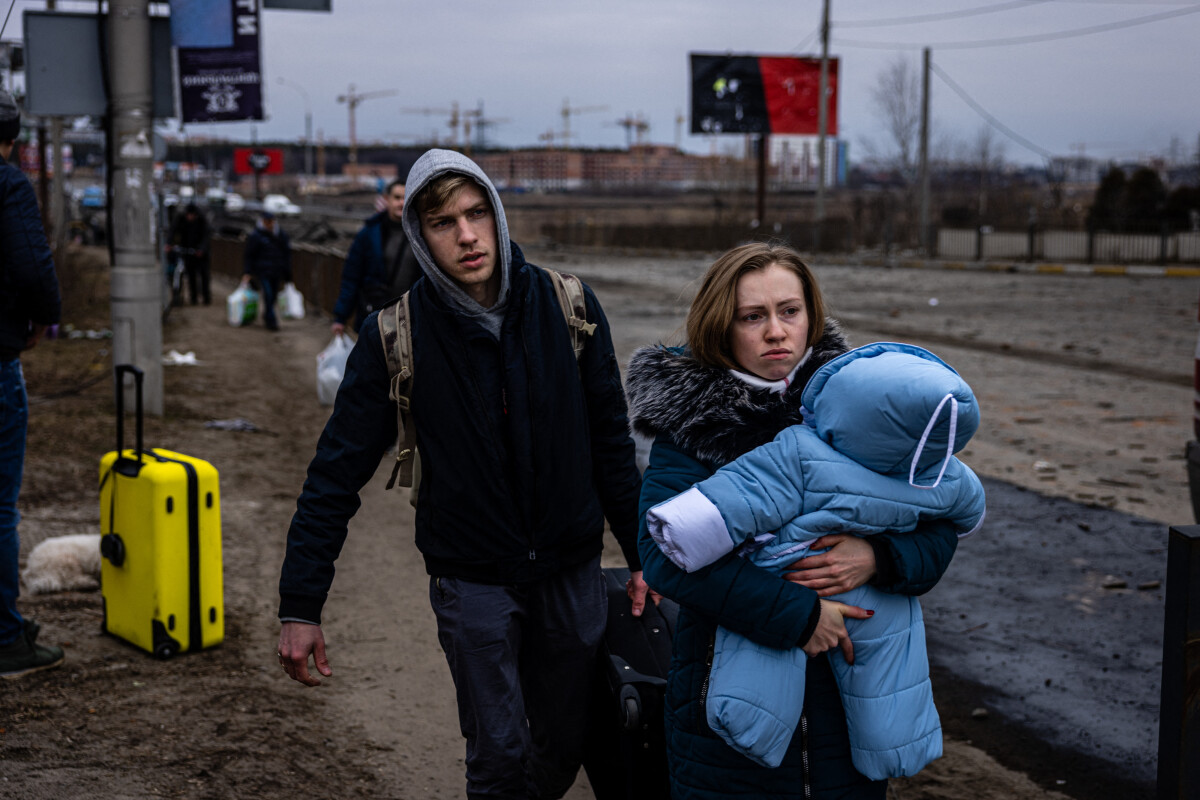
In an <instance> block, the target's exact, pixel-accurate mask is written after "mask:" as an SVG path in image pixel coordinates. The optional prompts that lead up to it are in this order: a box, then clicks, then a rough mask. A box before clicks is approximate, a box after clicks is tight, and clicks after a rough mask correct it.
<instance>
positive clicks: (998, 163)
mask: <svg viewBox="0 0 1200 800" xmlns="http://www.w3.org/2000/svg"><path fill="white" fill-rule="evenodd" d="M971 161H972V162H973V163H972V166H973V167H974V168H975V169H976V170H978V171H979V218H980V219H981V220H982V219H983V218H984V216H985V215H986V214H987V201H988V184H990V183H991V182H992V178H993V176H995V175H996V174H998V173H999V172H1000V171H1001V170H1003V169H1004V142H1002V141H1000V140H999V139H997V138H996V134H995V132H994V131H993V130H992V129H991V128H990V127H989V126H987V125H983V126H981V127H980V128H979V132H978V133H976V134H975V142H974V147H972V149H971Z"/></svg>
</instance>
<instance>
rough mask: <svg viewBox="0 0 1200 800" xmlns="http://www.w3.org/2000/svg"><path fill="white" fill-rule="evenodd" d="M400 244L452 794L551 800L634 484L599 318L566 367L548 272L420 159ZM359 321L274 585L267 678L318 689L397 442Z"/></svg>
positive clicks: (486, 189) (628, 552) (562, 786)
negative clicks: (349, 565) (369, 502)
mask: <svg viewBox="0 0 1200 800" xmlns="http://www.w3.org/2000/svg"><path fill="white" fill-rule="evenodd" d="M408 188H409V190H410V191H411V193H412V199H411V200H410V201H409V203H408V204H407V205H406V207H405V209H404V215H403V219H404V228H405V232H406V233H407V235H408V240H409V242H410V243H411V245H412V248H413V251H414V252H415V253H416V257H417V260H418V261H419V263H420V266H421V269H422V271H423V273H424V280H419V281H417V282H416V284H414V285H413V287H412V289H411V290H410V291H409V292H408V296H407V301H408V304H409V319H410V323H411V331H412V348H413V354H412V364H413V370H412V371H413V381H412V388H411V396H410V399H409V410H410V413H411V419H410V421H409V422H408V423H407V424H409V425H415V430H416V441H417V447H418V449H419V450H420V453H421V469H422V480H421V482H420V485H419V491H418V497H417V512H416V544H417V547H418V549H419V550H420V551H421V553H422V555H423V556H424V558H425V566H426V571H427V572H428V573H429V576H430V580H429V598H430V604H431V605H432V606H433V610H434V614H435V616H436V618H437V625H438V640H439V642H440V643H441V645H442V648H443V650H444V651H445V654H446V661H447V663H448V665H449V667H450V673H451V676H452V677H453V679H454V685H455V689H456V692H457V698H458V713H459V724H460V726H461V730H462V734H463V736H464V737H465V738H466V780H467V796H468V797H471V798H482V797H512V798H518V797H519V798H530V797H538V798H557V797H562V796H563V794H565V792H566V791H567V790H568V789H569V788H570V786H571V785H572V783H573V782H574V780H575V776H576V774H577V772H578V770H579V766H580V763H581V761H582V758H583V755H584V753H583V750H584V742H585V739H586V734H587V730H588V719H587V714H588V705H589V704H588V697H589V690H590V685H591V678H592V676H593V675H594V665H595V658H596V653H597V648H598V646H599V643H600V640H601V637H602V635H603V631H604V627H605V622H606V618H607V603H606V599H605V591H604V589H603V583H602V575H601V572H600V552H601V550H602V547H603V542H602V537H603V531H604V521H605V518H607V520H608V522H609V525H610V527H611V529H612V532H613V534H614V536H615V538H616V540H617V542H618V543H619V544H620V546H621V550H622V553H623V554H624V557H625V560H626V562H627V563H628V565H629V569H630V571H631V573H632V575H631V580H630V583H629V586H628V592H629V595H630V597H631V601H632V613H633V614H635V615H640V614H641V612H642V609H643V608H644V604H645V601H646V593H647V588H646V585H645V583H644V582H643V581H642V576H641V563H640V562H639V559H638V552H637V543H636V532H637V497H638V492H639V488H640V478H639V475H638V470H637V466H636V464H635V448H634V444H633V440H632V439H631V437H630V434H629V428H628V419H627V416H626V405H625V397H624V393H623V391H622V387H621V376H620V371H619V369H618V365H617V361H616V357H615V355H614V352H613V344H612V338H611V335H610V332H609V329H608V323H607V320H606V319H605V316H604V312H603V310H602V309H601V307H600V304H599V303H598V302H597V300H596V298H595V295H594V294H593V293H592V291H591V289H587V288H586V287H585V305H586V317H587V322H588V323H591V324H593V325H595V329H594V331H593V334H592V335H591V336H590V337H589V338H587V340H586V343H585V345H584V349H583V351H582V354H581V355H580V357H579V359H578V360H577V359H576V354H575V351H574V348H573V345H572V341H571V338H570V336H569V334H568V328H567V325H566V323H565V321H564V319H563V311H562V307H561V306H560V304H559V302H558V300H557V298H556V296H555V288H554V283H553V280H552V277H551V276H550V274H549V273H547V272H546V271H544V270H542V269H541V268H539V267H536V266H534V265H532V264H529V263H528V262H526V261H525V257H524V255H523V254H522V252H521V250H520V248H519V247H517V245H516V244H515V243H513V242H510V240H509V235H508V224H507V222H506V220H505V215H504V208H503V206H502V205H501V203H500V197H499V195H498V193H497V192H496V189H495V187H494V186H493V185H492V182H491V181H490V180H489V179H488V178H487V176H486V175H485V174H484V173H483V171H482V170H481V169H480V168H479V167H478V166H477V165H476V164H475V163H474V162H473V161H471V160H470V159H468V158H466V157H465V156H462V155H460V154H458V153H455V152H451V151H446V150H430V151H428V152H427V153H425V154H424V155H423V156H422V157H421V158H420V159H418V161H417V163H416V164H415V165H414V166H413V168H412V171H411V173H410V174H409V180H408ZM387 313H395V310H394V309H393V307H392V306H391V305H388V306H385V307H384V309H383V310H382V311H380V312H377V313H374V314H372V315H370V316H368V317H367V319H366V321H365V322H364V323H363V326H362V328H361V331H360V335H359V337H358V341H357V342H356V344H355V346H354V349H353V350H352V351H351V353H350V357H349V360H348V363H347V365H346V373H345V377H344V379H343V381H342V384H341V388H340V389H339V391H338V394H337V399H336V401H335V403H334V410H333V414H332V416H331V417H330V419H329V422H328V423H327V424H326V427H325V430H324V432H323V434H322V435H321V439H320V441H319V443H318V445H317V453H316V456H315V457H314V458H313V460H312V463H311V464H310V465H309V469H308V478H307V480H306V481H305V484H304V489H303V492H302V494H301V495H300V499H299V502H298V503H297V510H296V514H295V516H294V517H293V518H292V523H291V528H290V530H289V531H288V542H287V554H286V556H285V559H284V564H283V570H282V575H281V578H280V584H279V592H280V606H279V616H280V619H281V621H282V628H281V631H280V635H279V650H278V652H279V661H280V664H281V665H282V667H283V669H284V670H285V671H286V672H287V673H288V675H289V676H291V677H292V678H294V679H295V680H297V681H300V682H302V683H304V684H308V685H315V684H317V683H319V682H320V679H319V678H318V677H317V676H316V675H314V674H312V673H311V672H310V668H309V659H310V658H312V659H313V662H314V664H315V666H316V671H317V673H319V674H320V675H323V676H328V675H331V674H332V669H331V667H330V663H329V659H328V657H327V653H326V648H325V639H324V635H323V633H322V630H321V627H320V622H321V609H322V606H323V605H324V603H325V599H326V595H327V592H328V590H329V587H330V584H331V583H332V580H333V561H334V559H335V558H336V557H337V555H338V553H339V552H340V550H341V547H342V544H343V542H344V540H345V537H346V533H347V522H348V520H349V518H350V517H351V516H352V515H353V513H354V512H355V510H356V509H357V508H358V504H359V499H358V493H359V491H360V490H361V488H362V487H363V486H364V485H365V484H366V483H367V481H368V480H370V478H371V476H372V475H373V474H374V472H375V470H376V468H377V467H378V465H379V462H380V459H381V458H382V456H383V454H384V452H385V450H387V449H388V447H389V446H390V445H391V443H392V442H394V441H395V440H396V436H397V429H398V426H397V423H396V403H395V401H394V400H392V399H391V398H389V383H390V381H389V372H388V368H387V357H386V353H387V351H385V347H384V343H383V342H382V340H381V336H380V324H381V323H380V316H381V315H382V314H387Z"/></svg>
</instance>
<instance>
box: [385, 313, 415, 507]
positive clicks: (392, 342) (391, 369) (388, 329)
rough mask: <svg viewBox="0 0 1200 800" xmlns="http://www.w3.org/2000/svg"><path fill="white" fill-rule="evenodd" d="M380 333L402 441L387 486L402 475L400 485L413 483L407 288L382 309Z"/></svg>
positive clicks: (413, 436) (397, 426)
mask: <svg viewBox="0 0 1200 800" xmlns="http://www.w3.org/2000/svg"><path fill="white" fill-rule="evenodd" d="M379 337H380V339H381V340H382V341H383V354H384V357H385V358H386V359H387V367H388V398H389V399H390V400H392V401H394V402H395V403H396V430H397V431H399V433H400V441H399V442H398V443H397V445H396V464H395V466H393V467H392V477H391V478H390V479H388V483H387V488H388V489H391V488H392V487H393V486H395V485H396V481H397V479H399V482H400V485H401V486H412V483H413V460H414V456H415V453H416V451H417V431H416V427H415V426H414V425H413V424H412V420H411V419H410V417H411V416H412V415H411V413H410V400H411V398H412V379H413V358H412V349H413V348H412V324H411V322H410V321H409V315H408V292H405V293H404V294H403V295H401V297H400V299H399V300H397V301H396V302H395V303H392V304H391V305H390V306H387V307H385V308H383V309H382V310H380V312H379Z"/></svg>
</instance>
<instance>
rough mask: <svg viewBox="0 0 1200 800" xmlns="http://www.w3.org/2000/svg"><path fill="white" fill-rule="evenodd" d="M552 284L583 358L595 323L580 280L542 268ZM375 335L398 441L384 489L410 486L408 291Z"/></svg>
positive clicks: (413, 447) (383, 316)
mask: <svg viewBox="0 0 1200 800" xmlns="http://www.w3.org/2000/svg"><path fill="white" fill-rule="evenodd" d="M546 271H547V272H549V273H550V279H551V281H552V282H553V283H554V295H555V297H556V298H557V299H558V305H559V308H561V309H562V313H563V318H564V319H565V320H566V322H567V331H568V333H569V334H570V336H571V347H572V349H574V351H575V360H576V361H578V360H579V359H580V358H582V357H583V347H584V344H585V343H586V342H587V337H588V336H591V335H593V334H594V333H595V332H596V323H594V322H588V321H587V302H586V300H585V299H584V294H583V282H582V281H580V280H579V278H577V277H576V276H574V275H569V274H567V273H565V272H557V271H555V270H552V269H550V270H546ZM379 337H380V339H381V340H382V342H383V354H384V357H385V358H386V359H387V367H388V381H389V385H388V398H389V399H391V400H392V401H394V402H395V403H396V430H397V432H398V433H399V434H400V442H399V443H398V444H397V446H396V464H395V466H393V467H392V477H391V478H390V479H389V480H388V482H387V487H386V489H391V488H392V487H393V486H395V485H396V484H397V482H398V483H399V484H400V485H401V486H412V485H413V466H414V463H415V462H416V453H417V432H416V427H415V426H414V425H413V424H412V419H411V417H412V413H411V399H412V385H413V383H412V382H413V355H412V353H413V347H412V323H411V322H410V318H409V313H408V292H405V293H404V294H403V295H401V296H400V299H399V300H397V301H396V302H394V303H392V304H391V305H389V306H385V307H384V308H382V309H380V311H379Z"/></svg>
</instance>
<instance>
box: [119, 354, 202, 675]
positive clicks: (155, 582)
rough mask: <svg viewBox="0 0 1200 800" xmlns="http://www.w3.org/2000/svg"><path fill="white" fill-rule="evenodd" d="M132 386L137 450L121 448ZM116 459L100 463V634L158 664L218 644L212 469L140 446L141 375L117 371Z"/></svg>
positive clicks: (128, 369) (122, 369)
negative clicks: (129, 381) (127, 385)
mask: <svg viewBox="0 0 1200 800" xmlns="http://www.w3.org/2000/svg"><path fill="white" fill-rule="evenodd" d="M126 372H129V373H132V374H133V376H134V381H135V383H136V386H137V393H136V397H137V448H136V449H133V450H128V449H124V448H123V441H122V440H123V438H124V430H123V420H124V402H123V397H122V395H123V391H122V382H123V379H124V374H125V373H126ZM116 376H117V380H116V385H117V450H115V451H113V452H110V453H106V454H105V455H104V457H103V458H101V459H100V533H101V538H100V553H101V555H102V556H103V558H102V559H101V565H100V591H101V595H102V597H103V602H104V630H105V632H107V633H110V634H112V635H114V636H117V637H119V638H121V639H124V640H126V641H128V642H131V643H132V644H134V645H136V646H137V647H140V648H141V649H143V650H146V651H148V652H150V653H153V654H154V655H156V656H158V657H159V658H168V657H170V656H172V655H175V654H176V653H183V652H192V651H196V650H200V649H203V648H206V647H212V646H213V645H216V644H219V643H220V642H221V641H222V639H224V637H225V610H224V597H223V582H222V561H221V496H220V489H219V486H218V475H217V470H216V469H215V468H214V467H213V466H212V464H210V463H208V462H207V461H203V460H201V459H199V458H193V457H191V456H186V455H183V454H181V453H175V452H172V451H170V450H161V449H157V448H154V449H149V450H147V449H145V448H143V446H142V379H143V375H142V372H141V370H139V369H138V368H136V367H133V366H130V365H120V366H118V367H117V368H116Z"/></svg>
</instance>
